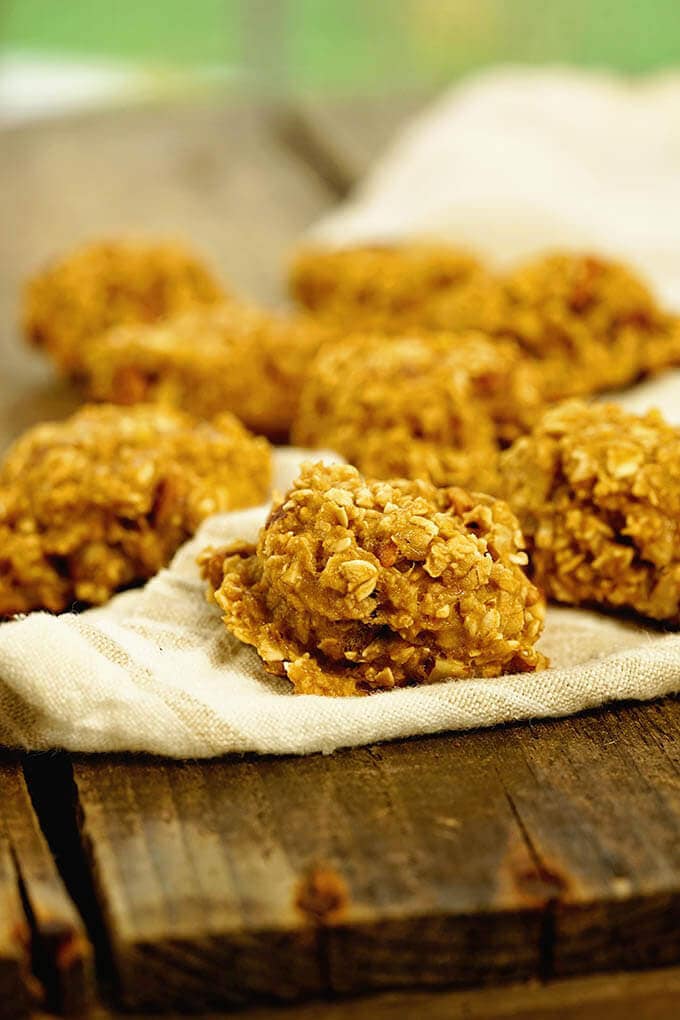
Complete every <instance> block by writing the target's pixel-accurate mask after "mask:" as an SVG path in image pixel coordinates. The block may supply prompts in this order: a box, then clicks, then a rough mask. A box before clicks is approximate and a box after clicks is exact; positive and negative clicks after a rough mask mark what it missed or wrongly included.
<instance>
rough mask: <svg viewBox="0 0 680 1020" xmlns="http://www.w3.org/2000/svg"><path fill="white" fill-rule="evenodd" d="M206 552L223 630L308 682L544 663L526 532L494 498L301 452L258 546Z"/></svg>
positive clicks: (353, 684)
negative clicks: (307, 460)
mask: <svg viewBox="0 0 680 1020" xmlns="http://www.w3.org/2000/svg"><path fill="white" fill-rule="evenodd" d="M201 562H202V566H203V571H204V575H205V576H206V578H207V579H208V581H209V595H210V597H211V598H212V599H214V601H215V602H216V603H217V604H218V605H219V607H220V608H221V609H222V611H223V613H224V617H223V619H224V622H225V624H226V626H227V628H228V629H229V630H230V631H231V633H232V634H234V635H235V636H236V637H238V638H239V639H240V640H241V641H243V642H245V643H246V644H251V645H254V646H255V648H256V650H257V652H258V654H259V656H260V657H261V659H262V660H263V662H264V665H265V668H266V669H267V670H268V671H269V672H271V673H274V674H277V675H280V676H287V677H288V679H289V680H290V681H291V682H292V683H293V684H294V686H295V690H296V692H298V693H301V694H330V695H335V696H339V695H352V694H366V693H369V692H371V691H376V690H388V689H390V688H393V687H401V686H404V685H407V684H425V683H431V682H433V681H435V680H441V679H448V678H460V677H470V676H480V677H481V676H497V675H499V674H501V673H513V672H521V671H528V670H534V669H539V668H541V667H542V666H544V665H546V660H545V658H544V657H543V656H542V655H541V654H540V652H538V651H537V650H536V648H535V647H534V646H535V643H536V641H537V639H538V637H539V634H540V632H541V629H542V626H543V617H544V604H543V602H542V599H541V596H540V595H539V592H538V590H537V589H536V588H535V587H534V586H533V584H531V582H530V581H529V580H528V579H527V576H526V574H525V573H524V570H523V567H524V565H525V564H526V562H527V558H526V554H525V553H524V551H523V542H522V535H521V532H520V530H519V527H518V524H517V520H516V518H515V517H514V515H513V514H512V513H511V512H510V510H509V508H508V507H507V506H506V504H505V503H502V502H500V501H499V500H494V499H492V498H491V497H490V496H483V495H479V494H478V493H473V494H471V493H469V492H466V491H464V490H463V489H458V488H449V489H437V488H435V487H434V486H432V485H430V484H428V483H427V482H423V481H416V482H408V481H403V480H402V481H393V482H377V481H373V482H370V481H367V480H366V479H364V478H362V476H361V475H360V474H359V472H358V471H356V470H355V469H354V468H352V467H348V466H332V467H329V466H326V465H323V464H306V465H304V467H303V469H302V472H301V475H300V477H299V478H298V479H297V481H296V482H295V483H294V484H293V486H292V488H291V489H290V490H289V492H288V493H287V494H286V496H285V497H284V498H283V500H282V501H281V502H280V503H279V504H278V505H276V506H275V507H274V508H273V510H272V512H271V514H270V516H269V519H268V521H267V523H266V524H265V527H264V528H263V529H262V531H261V533H260V537H259V540H258V542H257V545H256V546H255V545H252V544H247V543H242V542H241V543H239V542H236V543H232V545H230V546H228V547H226V548H224V549H222V550H219V551H217V552H215V551H211V550H208V551H206V553H204V554H203V557H202V558H201Z"/></svg>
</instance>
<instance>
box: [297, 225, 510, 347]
mask: <svg viewBox="0 0 680 1020" xmlns="http://www.w3.org/2000/svg"><path fill="white" fill-rule="evenodd" d="M290 290H291V293H292V295H293V297H294V298H295V300H296V301H297V302H298V303H299V304H301V305H303V306H304V307H305V308H307V309H308V310H309V311H310V312H312V313H313V314H314V315H316V316H320V317H323V318H326V319H331V320H333V321H335V322H338V323H340V324H342V325H344V326H346V327H348V328H350V329H352V330H356V329H357V328H359V329H374V330H377V331H381V332H388V333H392V332H397V333H399V332H401V331H403V330H404V329H408V328H410V327H416V328H418V327H420V328H429V329H452V330H461V329H484V330H487V331H494V330H495V329H498V328H500V326H501V325H502V322H503V308H504V297H503V291H502V288H501V286H500V285H499V283H498V282H497V281H496V280H494V279H493V277H492V276H491V275H490V274H489V273H488V272H486V270H485V269H484V268H483V267H482V265H481V264H480V262H479V261H478V260H477V259H476V258H475V257H474V256H473V255H471V254H470V253H469V252H467V251H465V250H464V249H460V248H454V247H452V246H449V245H445V244H419V243H410V244H401V245H398V244H395V245H382V246H377V245H374V246H367V247H355V248H345V249H336V250H333V249H323V248H309V249H307V250H303V251H301V252H299V253H298V255H297V257H296V258H295V259H294V261H293V264H292V267H291V272H290Z"/></svg>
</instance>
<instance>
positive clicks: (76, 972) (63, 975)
mask: <svg viewBox="0 0 680 1020" xmlns="http://www.w3.org/2000/svg"><path fill="white" fill-rule="evenodd" d="M0 804H1V805H2V807H1V808H0V831H3V829H4V833H5V839H6V842H7V845H8V846H9V847H10V848H11V851H12V853H13V855H14V859H15V861H16V868H17V871H18V876H17V877H18V879H20V880H21V883H22V889H23V894H24V899H25V905H26V909H27V911H28V913H29V920H30V925H31V935H32V956H33V960H32V966H33V969H34V971H35V973H36V976H37V977H38V979H39V981H40V983H41V985H42V995H43V996H44V998H45V1001H46V1003H47V1004H48V1005H49V1006H50V1007H51V1008H52V1009H55V1010H58V1011H59V1012H60V1013H62V1014H65V1015H67V1016H71V1015H81V1014H82V1013H83V1012H84V1011H85V1010H86V1008H87V1007H88V1006H89V1005H90V1003H91V1002H92V998H93V984H94V982H93V962H92V950H91V947H90V943H89V940H88V937H87V934H86V932H85V928H84V926H83V922H82V920H81V918H80V916H79V914H78V912H77V910H76V908H75V906H74V905H73V902H72V901H71V899H70V897H69V895H68V893H67V892H66V889H65V888H64V884H63V882H62V880H61V878H60V876H59V873H58V871H57V867H56V865H55V862H54V859H53V857H52V854H51V852H50V849H49V847H48V845H47V842H46V841H45V838H44V836H43V834H42V832H41V830H40V826H39V824H38V821H37V818H36V816H35V813H34V811H33V806H32V804H31V799H30V796H29V793H28V790H27V788H26V783H25V781H24V775H23V771H22V769H21V766H20V765H18V764H12V763H7V762H4V763H3V762H0Z"/></svg>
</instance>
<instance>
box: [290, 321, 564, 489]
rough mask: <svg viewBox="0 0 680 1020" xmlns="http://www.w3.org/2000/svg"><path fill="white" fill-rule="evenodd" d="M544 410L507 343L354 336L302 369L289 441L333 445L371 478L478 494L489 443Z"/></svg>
mask: <svg viewBox="0 0 680 1020" xmlns="http://www.w3.org/2000/svg"><path fill="white" fill-rule="evenodd" d="M543 406H544V404H543V400H542V395H541V390H540V385H539V380H538V379H537V377H536V371H535V367H534V366H533V365H532V364H530V363H529V362H528V361H527V359H526V358H525V357H523V356H522V355H521V353H520V352H519V350H518V348H517V347H516V346H515V345H514V344H512V343H510V342H507V343H499V342H494V341H492V340H489V339H487V338H486V337H485V336H484V335H483V334H481V333H465V334H448V333H440V334H433V333H422V332H421V333H415V332H414V333H412V334H409V335H403V336H399V337H396V336H394V337H385V336H377V335H359V334H357V335H355V336H351V337H348V338H346V339H345V340H342V341H338V342H336V343H334V344H329V345H328V346H327V347H325V348H323V350H321V351H320V353H319V354H318V355H317V357H316V359H315V360H314V362H313V363H312V365H311V366H310V369H309V372H308V375H307V379H306V382H305V385H304V387H303V390H302V396H301V398H300V408H299V412H298V415H297V418H296V420H295V423H294V426H293V438H294V440H295V442H297V443H299V444H301V445H303V446H312V447H326V448H329V449H333V450H337V451H338V452H339V453H341V454H342V455H343V456H344V457H346V458H347V460H349V461H350V462H351V463H352V464H355V465H356V466H357V467H358V468H359V470H361V471H362V472H363V473H364V474H366V475H369V476H371V477H376V478H390V477H404V478H426V479H429V480H430V481H433V482H434V483H435V484H437V485H463V486H468V487H471V488H473V489H477V490H485V489H488V488H489V486H490V485H491V484H492V482H491V479H492V478H493V471H494V467H495V454H496V447H497V442H499V441H500V442H503V443H507V442H509V441H510V440H512V439H514V438H515V437H516V436H517V435H519V434H521V433H522V432H525V431H526V430H527V429H528V428H529V427H530V426H531V424H532V423H533V422H534V421H535V420H536V418H537V416H538V415H539V414H540V411H541V410H542V408H543Z"/></svg>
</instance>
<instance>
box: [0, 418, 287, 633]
mask: <svg viewBox="0 0 680 1020" xmlns="http://www.w3.org/2000/svg"><path fill="white" fill-rule="evenodd" d="M270 474H271V457H270V449H269V445H268V443H267V441H266V440H265V439H256V438H255V437H254V436H251V435H250V434H249V433H248V432H246V430H245V429H244V428H243V426H242V425H241V424H240V422H238V421H237V420H236V419H235V418H233V417H232V416H231V415H223V416H221V417H220V418H218V419H216V420H215V421H214V422H213V423H212V424H208V423H196V422H194V420H193V419H192V418H190V417H188V415H185V414H182V413H180V412H178V411H173V410H169V409H168V410H165V409H162V408H158V407H153V406H146V405H140V406H137V407H134V408H120V407H114V406H109V405H101V406H86V407H84V408H82V409H81V410H79V411H78V412H77V413H76V414H74V415H73V416H72V417H71V418H69V419H68V420H67V421H65V422H53V423H49V424H44V425H37V426H36V427H35V428H32V429H30V430H29V431H28V432H26V433H25V434H24V435H23V436H22V437H21V438H20V439H19V440H17V442H16V443H15V444H14V446H12V448H11V449H10V450H9V452H8V454H7V456H6V457H5V460H4V462H3V463H2V465H1V466H0V615H2V616H7V615H11V614H14V613H22V612H28V611H29V610H32V609H49V610H52V611H53V612H59V611H60V610H63V609H67V608H68V607H69V606H70V605H71V603H72V602H74V601H75V600H77V601H82V602H88V603H100V602H105V601H106V600H107V599H108V598H109V597H110V595H111V594H112V593H113V592H114V591H116V589H118V588H121V587H124V586H126V585H130V584H133V583H135V582H137V581H141V580H144V579H146V578H148V577H152V576H153V575H154V574H155V573H157V571H158V570H160V568H161V567H163V566H164V565H165V564H166V563H167V562H168V561H169V559H170V557H171V556H172V554H173V553H174V552H175V550H176V549H177V548H178V546H179V545H180V544H181V543H182V542H184V541H185V539H187V538H189V537H190V536H191V535H192V534H193V533H194V531H195V530H196V528H197V527H198V525H199V524H200V523H201V521H202V520H203V519H204V518H205V517H207V516H208V515H209V514H212V513H215V512H217V511H222V510H231V509H235V508H238V507H245V506H253V505H255V504H257V503H261V502H263V501H264V500H265V499H266V496H267V492H268V489H269V482H270Z"/></svg>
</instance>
